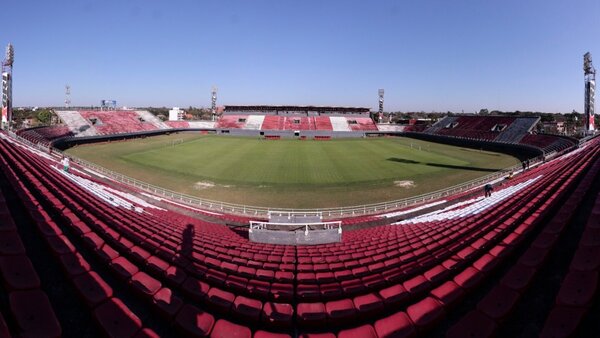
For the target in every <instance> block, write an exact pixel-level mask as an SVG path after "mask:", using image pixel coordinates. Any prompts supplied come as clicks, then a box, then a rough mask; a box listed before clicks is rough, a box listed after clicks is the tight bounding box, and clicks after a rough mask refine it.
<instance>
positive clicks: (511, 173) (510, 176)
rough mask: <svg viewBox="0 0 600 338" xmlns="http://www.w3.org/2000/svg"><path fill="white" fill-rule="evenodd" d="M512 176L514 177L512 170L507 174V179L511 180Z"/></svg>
mask: <svg viewBox="0 0 600 338" xmlns="http://www.w3.org/2000/svg"><path fill="white" fill-rule="evenodd" d="M512 178H513V172H512V171H511V172H510V173H509V174H508V176H506V179H507V180H510V179H512Z"/></svg>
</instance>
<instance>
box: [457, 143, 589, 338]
mask: <svg viewBox="0 0 600 338" xmlns="http://www.w3.org/2000/svg"><path fill="white" fill-rule="evenodd" d="M597 154H598V150H597V149H596V150H595V151H593V153H592V154H591V156H588V160H587V161H586V162H587V163H588V164H589V163H592V164H593V167H592V168H591V170H590V171H589V172H588V173H587V174H586V176H585V177H584V178H583V180H581V182H580V183H579V185H578V186H577V189H575V190H574V192H573V193H572V194H570V195H569V196H568V199H567V201H566V202H565V203H564V204H563V207H562V208H561V209H560V211H559V212H558V213H557V214H555V215H554V217H553V218H552V219H551V220H550V222H548V223H546V224H544V226H543V229H542V231H541V232H540V233H539V234H538V235H537V237H536V238H535V239H534V240H533V241H532V242H531V246H530V247H529V248H528V249H527V250H526V251H525V252H524V253H523V254H522V255H521V257H520V258H519V259H518V260H516V261H517V264H516V265H514V266H513V267H512V268H511V269H510V270H509V271H508V272H507V273H506V274H505V275H504V277H503V278H501V280H500V283H499V284H497V285H496V286H495V287H494V288H492V289H491V290H490V291H489V293H488V294H487V295H486V296H485V297H484V298H483V299H482V300H481V301H480V302H479V303H478V304H477V308H476V309H475V310H473V311H471V312H469V313H468V314H467V315H465V316H464V317H463V318H462V319H461V320H460V321H459V322H458V323H457V324H456V325H455V326H454V327H452V328H451V329H450V330H449V331H448V336H450V337H465V336H482V337H483V336H492V335H493V333H494V331H495V330H496V328H497V327H498V326H500V325H501V324H502V322H503V320H504V319H505V318H506V317H508V316H509V314H510V313H511V312H512V311H513V309H514V308H515V307H516V305H517V303H518V301H519V299H520V298H521V296H522V295H523V293H524V292H525V291H526V290H527V289H528V287H529V285H530V283H531V281H532V280H533V278H534V276H535V275H536V274H537V272H538V271H539V270H540V269H541V267H542V266H543V264H544V263H545V261H546V257H548V256H549V252H550V251H551V250H552V249H553V248H554V247H555V244H556V242H557V240H558V237H559V236H560V235H561V233H562V232H563V231H564V229H565V227H566V226H567V224H568V222H569V219H571V217H572V216H573V214H574V212H575V209H576V207H577V206H578V205H579V204H580V202H581V200H582V198H583V196H584V195H585V193H586V192H587V190H588V188H589V187H590V185H591V182H593V180H594V178H595V177H596V176H597V174H598V169H599V165H600V161H598V160H597V159H596V158H595V156H597ZM594 161H595V162H594ZM584 168H585V167H582V168H579V169H577V170H576V172H578V173H581V172H582V171H583V169H584ZM567 181H574V178H573V177H570V178H568V179H567ZM531 231H532V228H531V227H526V228H523V234H527V233H529V232H531ZM584 236H585V235H584ZM599 258H600V257H599ZM592 259H593V258H592ZM598 262H600V261H598ZM588 286H589V285H588ZM571 287H572V285H571ZM595 288H596V287H595V286H592V287H591V290H590V289H588V292H592V293H593V292H594V290H595ZM569 291H571V293H570V294H569V296H571V297H575V298H576V297H578V296H579V294H577V292H575V293H573V292H572V291H573V290H569ZM569 291H567V292H566V293H568V292H569ZM569 296H567V298H568V297H569ZM587 296H588V297H589V296H590V295H589V294H588V295H587ZM571 299H572V298H571ZM565 311H567V312H569V309H566V310H565V309H559V310H558V313H560V314H564V312H565ZM579 312H581V313H580V316H578V317H577V319H581V315H583V312H582V311H579ZM551 317H552V314H551ZM566 318H567V319H566V320H567V321H568V320H573V319H574V317H572V316H571V317H569V316H567V317H566ZM564 324H565V318H562V320H561V319H559V318H555V317H553V321H552V323H550V324H547V326H549V327H550V328H551V330H549V331H548V332H546V333H545V334H544V333H542V335H545V336H548V337H557V336H565V337H566V336H570V334H565V333H567V332H564V331H565V327H567V328H569V329H574V328H575V327H576V325H571V326H569V325H564ZM570 324H573V323H570ZM570 333H572V332H570Z"/></svg>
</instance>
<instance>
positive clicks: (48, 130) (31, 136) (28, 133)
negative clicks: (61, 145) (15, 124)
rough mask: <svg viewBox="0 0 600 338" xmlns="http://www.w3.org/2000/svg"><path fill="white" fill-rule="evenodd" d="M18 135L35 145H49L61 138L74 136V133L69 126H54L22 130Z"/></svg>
mask: <svg viewBox="0 0 600 338" xmlns="http://www.w3.org/2000/svg"><path fill="white" fill-rule="evenodd" d="M17 135H19V136H21V137H23V138H25V139H27V140H28V141H30V142H33V143H41V144H43V145H49V144H50V142H51V141H53V140H56V139H58V138H61V137H68V136H73V133H72V132H71V131H70V130H69V127H67V126H52V127H42V128H32V129H22V130H19V131H17Z"/></svg>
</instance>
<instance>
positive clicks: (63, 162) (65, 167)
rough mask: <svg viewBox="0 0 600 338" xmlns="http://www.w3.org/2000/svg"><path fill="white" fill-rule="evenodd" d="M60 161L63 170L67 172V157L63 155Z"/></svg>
mask: <svg viewBox="0 0 600 338" xmlns="http://www.w3.org/2000/svg"><path fill="white" fill-rule="evenodd" d="M60 162H61V163H62V165H63V170H64V171H65V172H67V173H68V172H69V157H68V156H63V158H62V160H61V161H60Z"/></svg>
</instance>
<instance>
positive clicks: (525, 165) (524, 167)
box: [521, 161, 527, 171]
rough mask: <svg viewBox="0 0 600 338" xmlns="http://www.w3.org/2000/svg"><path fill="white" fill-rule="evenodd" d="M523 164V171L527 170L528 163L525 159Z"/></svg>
mask: <svg viewBox="0 0 600 338" xmlns="http://www.w3.org/2000/svg"><path fill="white" fill-rule="evenodd" d="M521 165H522V166H523V171H525V169H527V164H526V163H525V161H523V162H522V163H521Z"/></svg>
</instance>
